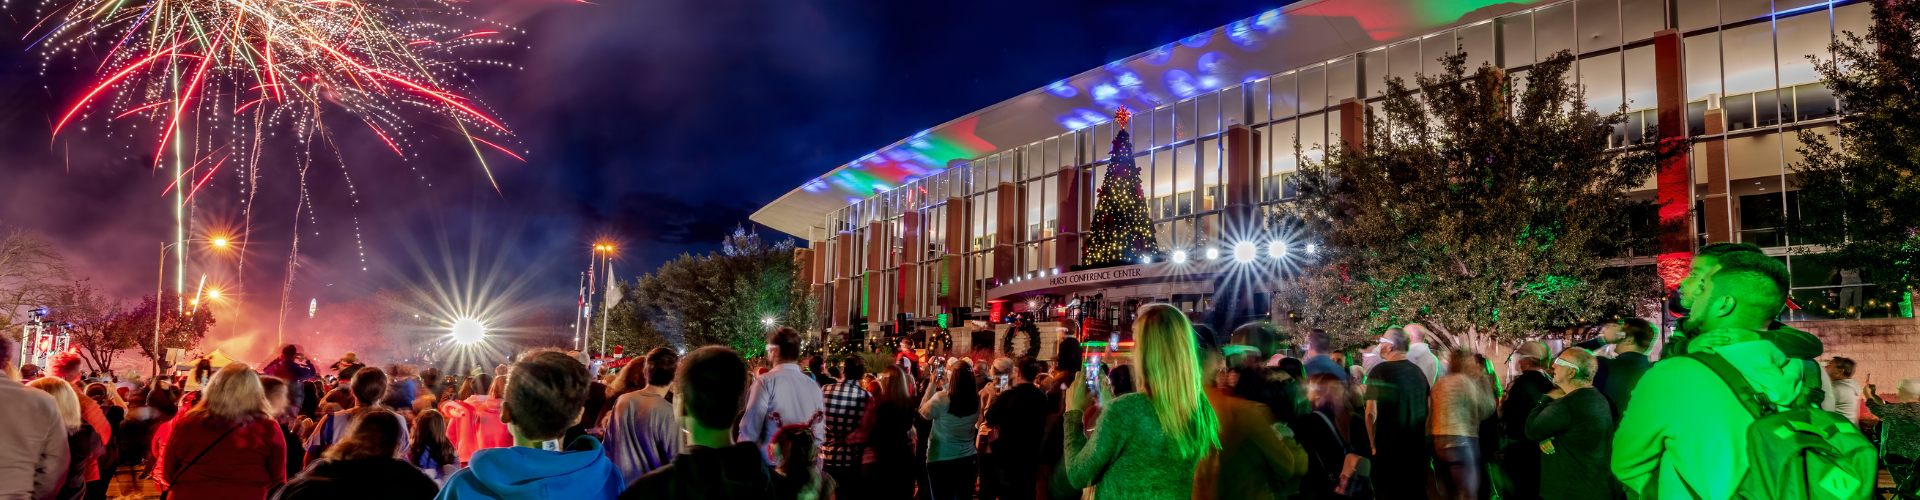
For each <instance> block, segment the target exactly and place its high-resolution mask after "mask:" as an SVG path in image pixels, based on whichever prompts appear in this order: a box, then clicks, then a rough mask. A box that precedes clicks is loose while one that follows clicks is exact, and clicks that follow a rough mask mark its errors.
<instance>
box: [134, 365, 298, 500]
mask: <svg viewBox="0 0 1920 500" xmlns="http://www.w3.org/2000/svg"><path fill="white" fill-rule="evenodd" d="M204 392H205V395H204V396H202V398H201V401H200V405H199V406H196V407H194V408H193V410H191V411H187V412H185V413H183V414H181V415H180V417H178V418H177V419H175V421H174V423H173V435H172V436H171V437H169V441H168V443H167V448H166V452H165V454H163V455H161V456H160V468H161V470H164V471H166V478H167V482H168V483H169V484H170V486H171V487H172V488H171V491H172V495H171V497H170V498H173V499H176V500H195V499H202V498H207V499H218V500H260V499H264V498H266V496H267V492H268V491H269V490H271V489H272V488H273V487H274V486H276V485H279V484H280V483H282V482H286V480H287V443H286V440H285V438H284V435H283V434H282V431H281V429H280V423H279V422H276V421H274V420H273V418H272V417H271V415H272V409H271V408H270V407H269V406H268V405H269V403H268V402H267V396H266V391H265V389H263V388H262V387H261V385H260V376H259V375H257V374H255V373H254V372H253V369H252V368H249V367H248V366H247V365H245V364H242V363H233V364H229V365H227V366H226V367H225V368H221V369H220V372H219V373H216V374H214V376H213V380H212V381H211V382H209V383H208V384H207V387H206V389H205V391H204Z"/></svg>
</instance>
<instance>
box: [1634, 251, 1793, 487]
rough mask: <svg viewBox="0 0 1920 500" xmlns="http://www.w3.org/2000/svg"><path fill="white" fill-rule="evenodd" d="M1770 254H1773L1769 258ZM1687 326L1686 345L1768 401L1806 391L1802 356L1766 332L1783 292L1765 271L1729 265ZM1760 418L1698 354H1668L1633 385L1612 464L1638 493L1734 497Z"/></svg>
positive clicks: (1697, 300)
mask: <svg viewBox="0 0 1920 500" xmlns="http://www.w3.org/2000/svg"><path fill="white" fill-rule="evenodd" d="M1768 260H1771V259H1768ZM1695 290H1696V291H1695V292H1693V293H1694V295H1693V297H1691V302H1692V304H1691V305H1692V306H1693V307H1692V308H1691V313H1690V314H1689V315H1688V316H1687V318H1686V321H1685V322H1683V323H1681V330H1682V332H1683V333H1685V335H1686V336H1687V337H1688V338H1690V339H1692V341H1691V343H1692V345H1691V346H1690V347H1691V348H1692V349H1695V350H1699V351H1706V352H1711V353H1712V354H1715V355H1717V356H1719V357H1720V358H1721V359H1723V360H1724V361H1725V363H1726V364H1727V365H1730V367H1731V368H1732V369H1734V370H1736V371H1738V372H1740V374H1741V375H1743V376H1744V377H1745V378H1746V380H1747V381H1748V382H1749V383H1750V384H1751V385H1752V387H1753V389H1754V390H1755V391H1758V392H1759V393H1760V394H1762V395H1764V396H1765V397H1766V399H1768V400H1769V401H1768V402H1764V403H1762V404H1775V405H1780V404H1781V403H1793V402H1796V401H1798V400H1799V398H1803V397H1806V396H1807V395H1808V394H1807V393H1808V392H1809V389H1810V387H1805V386H1806V385H1808V384H1807V383H1806V382H1804V381H1805V380H1806V377H1805V375H1806V373H1805V372H1804V371H1805V370H1808V369H1813V370H1818V368H1817V367H1814V368H1809V367H1807V366H1806V365H1807V364H1808V363H1809V362H1807V361H1804V360H1799V359H1794V358H1792V357H1791V356H1789V355H1788V354H1787V353H1786V352H1784V351H1783V350H1782V349H1781V347H1780V346H1779V345H1778V343H1777V342H1774V341H1769V340H1768V339H1767V338H1765V337H1763V336H1762V335H1761V334H1760V332H1763V331H1768V326H1769V323H1771V322H1772V321H1773V319H1774V318H1775V317H1776V316H1777V315H1779V313H1780V310H1781V307H1782V306H1783V305H1784V303H1785V301H1786V296H1785V295H1784V294H1783V293H1782V291H1781V289H1780V288H1779V287H1778V286H1776V285H1775V284H1774V282H1773V280H1772V279H1771V277H1770V276H1768V274H1767V273H1764V272H1761V271H1758V270H1752V269H1740V268H1733V267H1723V268H1721V269H1719V270H1717V271H1715V272H1713V273H1712V274H1711V275H1710V276H1707V277H1705V279H1704V283H1703V284H1702V285H1700V286H1699V287H1698V288H1696V289H1695ZM1753 422H1754V416H1753V414H1752V413H1750V412H1748V410H1747V409H1746V408H1745V407H1744V406H1743V403H1742V402H1741V401H1740V399H1739V398H1738V397H1737V396H1735V395H1734V392H1733V390H1732V389H1731V388H1730V387H1728V386H1727V385H1726V384H1725V383H1724V382H1722V381H1721V379H1720V377H1719V376H1718V375H1716V374H1715V372H1714V370H1713V369H1711V368H1709V367H1708V366H1707V365H1706V364H1704V363H1702V362H1701V361H1699V360H1696V359H1694V358H1692V357H1671V358H1668V359H1665V360H1662V361H1661V362H1660V363H1657V364H1655V365H1654V366H1653V369H1652V370H1649V371H1647V374H1646V377H1644V378H1642V379H1641V380H1640V385H1639V386H1638V387H1636V388H1635V389H1634V403H1633V405H1632V406H1630V407H1628V408H1627V411H1626V413H1625V416H1624V417H1623V418H1622V420H1621V423H1620V429H1619V431H1618V432H1617V433H1616V434H1615V435H1614V438H1613V458H1612V470H1613V473H1614V475H1615V476H1616V477H1618V478H1619V479H1620V481H1621V483H1622V484H1623V485H1624V486H1625V487H1626V489H1628V490H1629V491H1630V492H1631V493H1633V494H1634V496H1635V497H1637V498H1651V499H1668V498H1672V499H1681V498H1696V497H1703V498H1729V497H1731V496H1732V495H1733V494H1734V493H1735V492H1736V490H1737V488H1738V487H1739V484H1740V481H1741V478H1742V477H1744V476H1745V475H1746V474H1747V473H1748V468H1750V467H1767V466H1769V465H1770V464H1751V463H1747V460H1746V459H1745V457H1746V455H1747V450H1746V448H1747V439H1746V433H1747V427H1748V425H1749V424H1752V423H1753Z"/></svg>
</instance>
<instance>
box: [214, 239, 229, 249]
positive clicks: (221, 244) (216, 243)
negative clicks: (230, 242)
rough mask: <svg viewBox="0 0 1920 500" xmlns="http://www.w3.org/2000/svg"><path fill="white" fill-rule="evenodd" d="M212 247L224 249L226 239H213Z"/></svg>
mask: <svg viewBox="0 0 1920 500" xmlns="http://www.w3.org/2000/svg"><path fill="white" fill-rule="evenodd" d="M213 246H216V247H224V246H227V239H226V238H214V239H213Z"/></svg>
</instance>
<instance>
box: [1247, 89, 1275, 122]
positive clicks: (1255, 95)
mask: <svg viewBox="0 0 1920 500" xmlns="http://www.w3.org/2000/svg"><path fill="white" fill-rule="evenodd" d="M1252 88H1253V92H1252V93H1251V94H1250V95H1248V96H1247V101H1249V103H1251V104H1253V122H1254V123H1262V122H1266V121H1267V120H1272V119H1273V108H1272V107H1271V106H1272V105H1271V103H1270V102H1269V101H1268V100H1267V99H1269V98H1270V97H1271V96H1269V95H1268V94H1269V93H1271V92H1273V79H1272V78H1268V79H1264V80H1260V81H1257V82H1253V85H1252Z"/></svg>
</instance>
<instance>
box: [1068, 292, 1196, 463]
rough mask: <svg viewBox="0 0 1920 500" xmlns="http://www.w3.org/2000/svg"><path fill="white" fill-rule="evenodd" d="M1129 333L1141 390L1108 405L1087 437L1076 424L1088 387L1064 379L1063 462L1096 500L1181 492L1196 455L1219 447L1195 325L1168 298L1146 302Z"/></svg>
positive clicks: (1079, 422) (1085, 403) (1087, 401)
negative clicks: (1165, 301) (1203, 386)
mask: <svg viewBox="0 0 1920 500" xmlns="http://www.w3.org/2000/svg"><path fill="white" fill-rule="evenodd" d="M1133 338H1134V341H1135V342H1136V348H1135V350H1134V353H1133V366H1134V367H1135V368H1136V369H1138V370H1139V376H1138V378H1137V385H1138V388H1139V392H1136V393H1133V394H1128V395H1125V396H1120V397H1118V398H1115V399H1113V400H1111V401H1109V402H1108V403H1106V405H1105V408H1104V409H1103V411H1101V412H1100V420H1099V424H1098V425H1097V426H1095V429H1096V431H1095V432H1094V433H1093V434H1092V435H1088V434H1087V433H1086V432H1085V430H1084V429H1083V427H1084V425H1083V423H1082V416H1083V415H1085V412H1086V411H1087V410H1088V409H1089V408H1090V407H1092V406H1093V405H1094V403H1093V397H1092V396H1091V394H1092V392H1090V391H1089V390H1088V389H1087V386H1086V384H1084V383H1079V382H1077V381H1076V382H1075V383H1071V384H1068V388H1067V398H1066V399H1067V412H1066V414H1064V415H1062V416H1061V421H1062V424H1063V425H1064V427H1065V434H1066V436H1065V440H1064V441H1065V449H1064V452H1065V457H1064V458H1063V459H1062V462H1063V463H1062V467H1063V468H1064V469H1065V473H1066V476H1067V481H1068V482H1069V483H1071V484H1072V485H1073V486H1074V487H1076V488H1085V487H1088V486H1093V487H1094V489H1095V494H1094V496H1095V497H1096V498H1099V499H1100V500H1123V499H1131V498H1187V497H1188V496H1190V495H1192V494H1193V478H1194V469H1195V467H1196V466H1197V465H1198V463H1199V461H1200V458H1201V457H1202V456H1205V455H1207V454H1208V453H1212V452H1214V451H1215V450H1218V449H1220V439H1219V420H1218V418H1217V417H1216V416H1215V415H1214V413H1213V411H1212V407H1211V406H1210V405H1209V403H1208V402H1207V396H1206V394H1205V393H1204V392H1202V389H1201V382H1200V379H1201V374H1200V362H1199V354H1198V352H1197V350H1198V348H1197V347H1196V346H1195V345H1194V333H1193V325H1192V324H1191V323H1188V322H1187V317H1186V315H1184V314H1181V313H1180V310H1179V309H1175V308H1174V307H1173V306H1172V305H1170V304H1149V305H1146V306H1144V307H1141V308H1140V311H1139V313H1138V315H1137V316H1136V319H1135V320H1134V323H1133Z"/></svg>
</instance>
